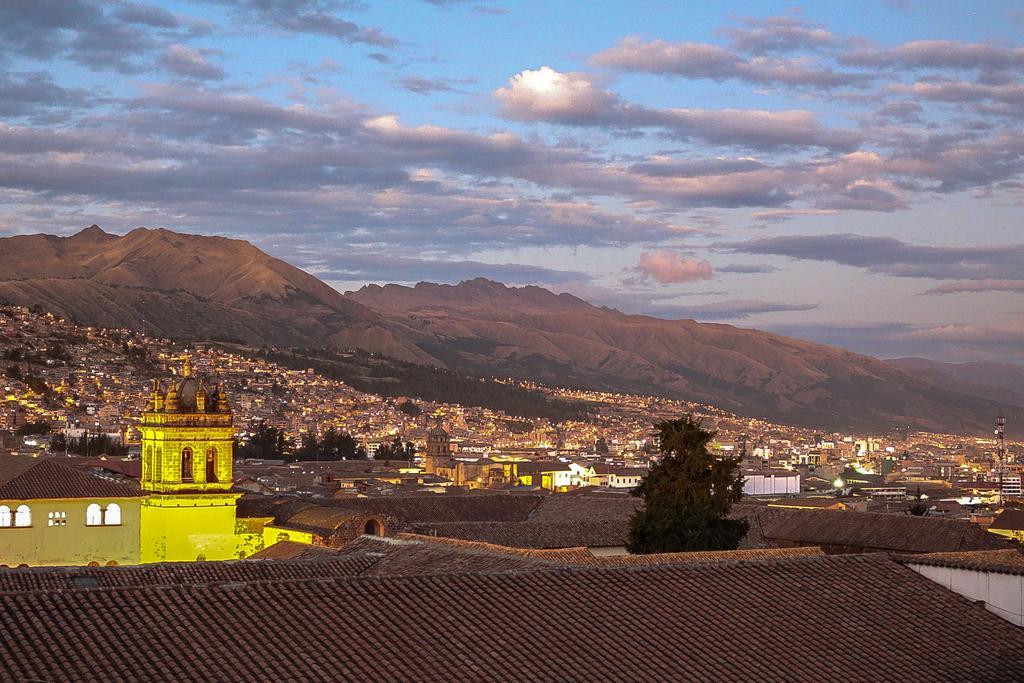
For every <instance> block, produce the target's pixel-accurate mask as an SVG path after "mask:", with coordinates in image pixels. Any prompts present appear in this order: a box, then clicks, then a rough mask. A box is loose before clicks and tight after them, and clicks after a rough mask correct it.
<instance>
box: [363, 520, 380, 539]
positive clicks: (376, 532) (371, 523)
mask: <svg viewBox="0 0 1024 683" xmlns="http://www.w3.org/2000/svg"><path fill="white" fill-rule="evenodd" d="M381 531H382V529H381V525H380V522H378V521H377V520H375V519H370V520H367V522H366V525H365V526H363V533H364V534H366V535H367V536H381V535H382V534H381Z"/></svg>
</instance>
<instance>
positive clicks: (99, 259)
mask: <svg viewBox="0 0 1024 683" xmlns="http://www.w3.org/2000/svg"><path fill="white" fill-rule="evenodd" d="M0 299H3V300H6V301H9V302H10V303H13V304H18V305H22V306H33V305H39V306H41V307H42V308H44V309H45V310H48V311H52V312H54V313H58V314H60V315H62V316H65V317H69V318H72V319H74V320H77V321H79V322H81V323H83V324H87V325H99V326H104V327H120V326H125V327H132V328H136V329H140V330H143V331H145V332H148V333H151V334H159V335H165V336H169V337H176V338H219V339H239V340H244V341H246V342H248V343H251V344H257V345H259V344H280V345H307V346H309V345H325V344H326V345H330V346H336V347H340V348H345V347H350V346H357V345H358V343H361V342H366V341H369V342H371V343H372V344H373V345H374V346H375V347H377V348H380V349H382V350H387V351H388V352H389V353H391V354H392V355H397V356H401V357H410V358H411V359H416V358H417V356H420V354H419V353H418V351H417V349H416V347H414V346H412V345H411V344H409V343H408V342H407V341H406V340H404V339H402V338H399V337H395V336H394V335H393V334H392V333H391V331H390V330H389V329H388V325H387V322H386V321H384V320H382V319H381V318H380V316H379V315H377V314H376V313H374V312H373V311H371V310H369V309H368V308H366V307H365V306H363V305H361V304H359V303H357V302H355V301H353V300H351V299H346V298H345V297H344V296H342V295H341V294H340V293H338V292H337V291H336V290H334V289H332V288H331V287H329V286H327V285H326V284H324V283H323V282H321V281H320V280H318V279H316V278H315V277H313V276H312V275H309V274H308V273H305V272H303V271H301V270H299V269H298V268H295V267H294V266H291V265H288V264H287V263H285V262H284V261H281V260H280V259H276V258H273V257H271V256H268V255H267V254H265V253H263V252H262V251H260V250H259V249H257V248H256V247H254V246H253V245H251V244H249V243H248V242H244V241H241V240H233V239H227V238H224V237H203V236H199V235H186V234H180V233H175V232H171V231H169V230H148V229H146V228H138V229H136V230H132V231H131V232H129V233H128V234H127V235H124V236H117V235H111V234H108V233H106V232H104V231H103V230H101V229H100V228H99V227H97V226H95V225H93V226H90V227H89V228H87V229H85V230H83V231H82V232H79V233H78V234H76V235H74V236H72V237H54V236H52V235H27V236H19V237H8V238H4V239H0ZM419 360H423V361H428V360H430V359H429V358H427V357H426V356H421V357H420V358H419Z"/></svg>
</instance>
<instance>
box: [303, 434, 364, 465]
mask: <svg viewBox="0 0 1024 683" xmlns="http://www.w3.org/2000/svg"><path fill="white" fill-rule="evenodd" d="M294 455H295V459H296V460H362V459H365V458H366V450H365V449H364V448H363V447H362V446H360V445H359V442H358V441H356V439H355V437H353V436H352V435H351V434H349V433H347V432H339V431H338V430H336V429H335V428H334V427H329V428H328V429H327V430H326V431H324V433H323V436H321V437H320V438H319V439H317V438H316V435H315V434H310V433H306V434H303V435H302V439H301V440H300V441H299V447H298V448H297V449H296V450H295V454H294Z"/></svg>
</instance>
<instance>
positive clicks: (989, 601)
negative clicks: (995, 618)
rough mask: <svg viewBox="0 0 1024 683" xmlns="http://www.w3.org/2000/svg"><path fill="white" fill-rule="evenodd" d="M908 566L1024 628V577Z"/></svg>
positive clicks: (926, 566)
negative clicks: (983, 604)
mask: <svg viewBox="0 0 1024 683" xmlns="http://www.w3.org/2000/svg"><path fill="white" fill-rule="evenodd" d="M907 566H908V567H910V568H911V569H913V570H914V571H915V572H917V573H918V574H920V575H921V576H924V577H927V578H929V579H931V580H932V581H934V582H935V583H937V584H939V585H940V586H944V587H945V588H948V589H949V590H951V591H953V592H955V593H959V594H960V595H962V596H964V597H965V598H967V599H968V600H982V601H984V602H985V609H987V610H989V611H990V612H994V613H996V614H998V615H999V616H1001V617H1002V618H1003V619H1006V620H1007V621H1010V622H1012V623H1014V624H1017V625H1018V626H1024V576H1022V575H1019V574H997V573H995V572H980V571H975V570H972V569H953V568H951V567H933V566H931V565H924V564H907Z"/></svg>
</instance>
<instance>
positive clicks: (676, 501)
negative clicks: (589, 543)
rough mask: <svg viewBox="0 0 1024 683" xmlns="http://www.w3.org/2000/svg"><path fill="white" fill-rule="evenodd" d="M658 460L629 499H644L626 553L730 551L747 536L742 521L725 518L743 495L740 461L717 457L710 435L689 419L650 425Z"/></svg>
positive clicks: (695, 420)
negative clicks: (653, 426)
mask: <svg viewBox="0 0 1024 683" xmlns="http://www.w3.org/2000/svg"><path fill="white" fill-rule="evenodd" d="M655 427H656V428H657V430H658V446H659V451H660V452H661V454H662V458H661V461H660V462H659V463H658V464H657V465H656V466H655V467H654V468H652V469H651V471H650V472H649V473H648V474H647V476H646V477H644V479H643V481H642V482H641V483H640V485H639V486H638V487H637V488H636V489H634V490H633V495H635V496H639V497H640V498H643V500H644V506H643V508H641V509H639V510H637V511H636V513H634V515H633V518H632V519H631V520H630V528H629V543H628V545H627V549H628V550H629V551H630V552H631V553H664V552H681V551H692V550H734V549H735V548H736V547H737V546H738V545H739V542H740V541H741V540H742V539H743V537H744V536H745V535H746V533H747V529H748V526H749V525H748V524H747V522H746V521H745V520H735V519H727V518H726V515H728V514H729V511H730V509H731V508H732V504H733V503H735V502H737V501H738V500H739V499H740V498H741V497H742V496H743V475H742V474H741V473H740V459H739V458H732V457H724V458H723V457H716V456H715V455H714V454H713V453H712V452H711V451H710V450H708V444H709V443H710V442H711V440H712V439H713V438H714V436H715V433H714V432H712V431H708V430H706V429H704V428H703V426H702V424H701V421H700V420H699V419H697V418H695V417H694V416H693V415H687V416H685V417H683V418H680V419H676V420H666V421H663V422H660V423H658V424H657V425H655Z"/></svg>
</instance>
